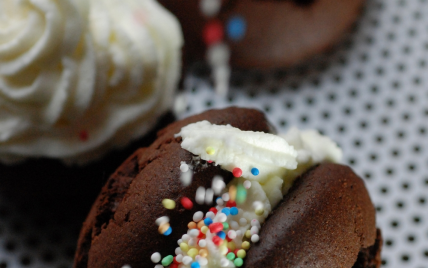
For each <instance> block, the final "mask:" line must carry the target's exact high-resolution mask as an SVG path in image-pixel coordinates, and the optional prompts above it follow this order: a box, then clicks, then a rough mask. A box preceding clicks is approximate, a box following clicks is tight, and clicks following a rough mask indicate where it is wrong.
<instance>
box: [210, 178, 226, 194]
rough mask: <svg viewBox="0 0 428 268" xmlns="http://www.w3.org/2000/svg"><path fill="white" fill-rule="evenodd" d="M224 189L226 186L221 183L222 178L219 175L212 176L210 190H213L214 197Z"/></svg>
mask: <svg viewBox="0 0 428 268" xmlns="http://www.w3.org/2000/svg"><path fill="white" fill-rule="evenodd" d="M225 187H226V184H225V183H224V181H223V178H222V177H221V176H219V175H216V176H214V178H213V181H212V184H211V188H212V189H213V190H214V193H215V194H216V195H219V194H220V193H221V191H223V189H224V188H225Z"/></svg>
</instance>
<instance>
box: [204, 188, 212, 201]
mask: <svg viewBox="0 0 428 268" xmlns="http://www.w3.org/2000/svg"><path fill="white" fill-rule="evenodd" d="M213 198H214V191H213V189H211V188H208V189H207V190H206V191H205V204H207V205H211V204H212V203H213Z"/></svg>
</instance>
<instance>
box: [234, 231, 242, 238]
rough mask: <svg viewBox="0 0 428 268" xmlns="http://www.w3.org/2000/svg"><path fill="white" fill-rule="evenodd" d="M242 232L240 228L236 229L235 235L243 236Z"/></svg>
mask: <svg viewBox="0 0 428 268" xmlns="http://www.w3.org/2000/svg"><path fill="white" fill-rule="evenodd" d="M243 236H244V233H243V232H242V231H241V230H238V231H236V237H239V238H240V237H243Z"/></svg>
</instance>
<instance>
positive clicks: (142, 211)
mask: <svg viewBox="0 0 428 268" xmlns="http://www.w3.org/2000/svg"><path fill="white" fill-rule="evenodd" d="M202 120H208V121H209V122H210V123H211V124H213V125H226V124H230V125H231V126H230V127H226V128H227V129H228V130H232V128H233V127H235V128H237V129H240V130H241V131H250V130H251V131H257V132H265V133H268V132H272V128H271V127H270V125H269V123H268V122H267V120H266V119H265V117H264V115H263V114H262V113H261V112H258V111H256V110H251V109H240V108H228V109H224V110H212V111H208V112H205V113H202V114H200V115H196V116H193V117H190V118H188V119H185V120H182V121H179V122H176V123H174V124H172V125H170V126H169V127H167V128H165V129H164V130H162V131H160V132H159V135H158V139H157V140H156V141H155V142H154V143H153V144H152V145H151V146H150V147H148V148H142V149H139V150H138V151H136V152H135V153H134V154H133V155H132V156H130V157H129V158H128V160H126V161H125V163H123V164H122V165H121V166H120V167H119V168H118V169H117V170H116V172H115V173H114V174H113V175H112V176H111V177H110V178H109V180H108V182H107V184H106V185H105V186H104V187H103V189H102V191H101V194H100V195H99V197H98V199H97V201H96V202H95V204H94V205H93V207H92V209H91V212H90V213H89V216H88V218H87V220H86V221H85V223H84V225H83V228H82V231H81V235H80V238H79V241H78V248H77V252H76V256H75V265H74V267H75V268H94V267H107V268H108V267H112V268H113V267H115V268H116V267H121V266H123V265H125V264H128V265H130V266H131V267H133V268H135V267H153V266H154V263H153V262H152V260H151V256H152V254H153V253H155V252H158V253H159V254H160V255H161V256H168V258H169V256H170V255H169V254H173V253H174V252H177V251H178V252H180V251H181V249H177V240H179V239H182V238H183V236H182V235H183V234H186V233H187V232H188V229H189V226H190V224H189V221H192V218H193V219H194V220H195V221H196V222H197V221H198V219H195V216H196V214H197V213H195V212H198V211H205V212H206V211H208V210H210V211H214V210H213V208H211V209H210V207H211V206H209V205H207V204H204V202H202V203H201V204H198V203H197V202H195V198H194V197H195V192H197V190H198V189H199V187H205V189H208V188H210V186H211V185H212V179H213V177H215V176H221V177H222V178H223V180H224V183H225V184H228V186H227V188H229V190H230V189H231V188H232V187H231V186H229V185H232V184H233V182H236V181H240V180H241V178H234V176H235V177H239V175H240V174H237V173H236V172H235V170H234V171H233V173H232V172H229V171H228V170H225V169H223V168H221V167H220V165H217V164H216V162H210V160H208V161H205V160H203V157H201V158H198V157H196V156H195V155H194V154H192V153H191V152H190V151H188V150H185V149H183V147H182V146H183V143H184V142H183V140H184V141H185V140H186V139H187V138H186V136H185V135H184V132H182V130H183V128H184V127H186V126H188V125H189V124H192V123H196V122H200V121H202ZM207 124H208V123H207ZM220 128H221V127H220ZM233 131H237V130H233ZM233 131H232V132H233ZM232 132H231V134H228V135H234V134H233V133H232ZM177 133H182V136H181V137H178V136H176V134H177ZM191 133H195V132H194V131H191ZM257 135H262V136H263V135H267V134H262V133H260V134H257ZM273 136H274V135H271V136H269V137H268V138H269V139H271V138H273ZM295 147H296V146H295ZM207 151H208V152H210V151H209V150H207ZM219 152H220V150H219ZM182 163H188V164H189V166H190V165H192V166H193V181H192V183H191V184H190V185H187V186H185V185H184V184H183V183H182V182H181V181H180V177H181V172H182V170H180V165H181V164H182ZM260 166H263V163H260ZM298 169H299V168H298ZM298 169H297V170H298ZM264 170H265V169H262V168H260V172H263V171H264ZM241 171H242V172H243V173H242V176H244V175H245V174H246V173H245V172H246V170H245V169H243V170H241ZM252 171H253V170H252ZM254 174H256V172H254V173H253V175H254ZM257 174H258V173H257ZM245 176H246V175H245ZM287 176H288V175H287ZM296 177H297V179H296V181H295V183H294V185H293V186H292V188H291V189H290V190H289V191H288V193H287V194H285V196H284V200H283V201H282V202H280V203H279V204H278V205H276V206H275V208H274V209H272V213H271V214H270V216H269V217H268V218H267V220H266V222H265V223H264V224H262V226H261V229H260V233H259V240H260V241H259V242H257V241H255V240H254V241H255V242H254V241H253V239H252V238H253V237H252V238H251V240H252V241H253V242H254V243H253V244H251V248H250V249H249V250H248V248H247V252H246V257H245V259H244V260H245V261H244V262H243V264H242V263H239V262H238V263H235V264H236V265H234V264H233V263H234V262H230V264H231V265H233V266H224V267H240V266H242V265H244V266H245V267H332V264H334V265H333V266H337V267H349V268H350V267H353V266H354V267H365V268H371V267H378V265H379V255H378V254H379V251H380V246H379V244H376V243H375V241H376V227H375V210H374V208H373V205H372V203H371V201H370V198H369V196H368V193H367V191H366V189H365V187H364V183H363V182H362V180H361V179H359V178H358V177H357V176H356V175H355V174H354V173H353V172H352V171H351V170H350V169H349V168H346V167H343V166H340V165H336V164H321V165H317V166H314V167H313V168H311V169H310V170H309V171H306V172H303V175H301V176H298V175H296ZM231 183H232V184H231ZM244 185H245V183H244ZM252 185H253V186H251V188H250V189H249V190H248V195H247V200H250V199H251V198H253V197H254V196H256V195H254V193H256V194H261V195H263V194H264V193H265V192H266V193H267V195H266V196H265V197H264V202H265V215H266V217H267V215H269V213H268V212H269V211H270V210H271V208H270V207H269V202H271V203H272V204H275V198H276V197H275V195H273V192H275V189H273V188H272V187H273V186H272V185H270V186H269V182H261V183H259V182H258V181H257V180H253V181H252ZM240 186H241V185H238V186H237V187H238V188H239V187H240ZM257 187H258V188H257ZM264 187H266V188H264ZM256 189H259V192H253V195H252V193H251V191H255V190H256ZM260 189H263V191H262V190H260ZM287 189H288V188H287ZM230 193H231V192H230ZM279 193H281V191H279ZM238 195H239V194H238ZM183 197H189V198H190V200H192V201H193V203H194V206H193V208H191V209H189V207H186V208H185V207H184V206H182V205H181V204H180V200H182V198H183ZM227 197H228V198H227V200H229V201H231V200H232V194H230V196H229V195H227ZM281 197H282V194H281ZM165 199H169V200H173V201H175V202H176V203H177V206H176V208H175V209H166V208H165V207H164V206H163V205H162V201H163V200H165ZM223 199H224V200H226V197H225V196H223ZM196 201H197V200H196ZM229 201H228V204H227V205H226V204H225V205H224V206H223V207H224V208H226V210H228V207H227V206H228V205H229ZM233 202H235V201H233ZM236 202H237V203H239V201H238V197H237V199H236ZM236 202H235V203H234V205H229V207H230V210H229V211H231V210H232V207H233V208H235V209H236V207H239V204H238V205H236ZM223 207H222V206H220V205H218V206H217V207H216V208H217V209H218V210H219V211H220V210H221V211H224V210H223ZM248 207H251V206H248ZM242 208H244V206H242ZM217 209H216V210H217ZM239 209H241V208H239ZM236 210H238V209H236ZM250 210H251V208H250ZM250 212H251V211H250ZM250 212H248V213H250ZM256 212H257V211H256ZM224 213H226V212H224ZM236 213H238V212H236ZM239 213H241V211H239ZM231 214H232V215H233V213H231ZM250 214H251V213H250ZM262 214H263V212H262ZM262 214H257V215H262ZM207 215H208V213H207ZM241 215H242V213H241ZM248 215H249V214H248ZM251 215H253V214H251ZM254 215H256V214H254ZM163 216H168V217H169V218H170V222H169V226H170V228H171V229H172V233H170V234H168V235H162V234H159V233H158V226H157V225H156V221H157V219H160V218H162V217H163ZM221 216H223V215H221ZM238 216H239V214H238V215H237V216H236V217H238ZM219 217H220V216H219ZM231 217H232V216H231ZM255 217H257V216H255ZM207 218H208V217H207ZM207 218H206V219H207ZM213 219H214V221H216V219H217V218H213ZM199 221H201V220H200V219H199ZM204 222H205V220H204ZM193 223H194V224H196V223H195V222H193ZM199 223H200V222H198V224H199ZM234 224H235V225H236V223H234V222H232V223H231V225H230V227H229V224H227V228H226V225H224V226H225V227H224V229H223V230H227V229H229V228H230V229H229V230H232V229H234ZM240 224H241V223H240ZM202 225H203V224H202ZM202 225H201V226H202ZM206 225H207V226H208V227H210V229H209V230H210V231H213V229H215V228H213V229H211V227H213V226H214V225H212V224H211V225H209V223H207V224H206ZM241 226H242V225H241ZM208 227H207V228H206V229H208ZM259 227H260V226H259ZM222 228H223V227H222ZM206 229H205V230H206ZM256 229H257V232H258V228H256ZM251 230H253V229H251ZM210 231H206V234H205V235H206V238H205V235H204V234H202V231H201V232H200V233H198V234H199V235H200V237H201V239H204V240H207V241H208V240H209V239H208V236H209V233H210ZM213 232H214V231H213ZM216 233H217V235H218V237H221V236H223V238H224V239H226V240H227V241H229V242H233V241H232V240H233V239H232V238H231V237H232V236H231V235H230V234H229V233H228V236H229V237H228V238H225V237H224V235H225V234H224V232H223V231H220V232H216ZM237 233H238V231H236V232H235V234H237ZM257 237H258V236H257ZM241 238H242V237H241ZM195 239H196V238H195ZM219 239H220V238H218V239H215V241H219ZM242 239H243V240H246V241H245V242H246V243H247V245H248V244H249V243H248V241H247V240H248V239H246V238H242ZM226 240H224V241H226ZM243 240H242V241H243ZM213 241H214V239H213ZM199 242H200V240H199V241H198V243H199ZM225 243H226V242H225ZM188 244H189V245H191V242H188ZM236 244H237V248H236V250H238V249H239V248H240V245H238V243H236ZM243 244H244V242H243ZM376 245H377V246H376ZM243 247H244V246H243ZM183 250H184V247H183ZM232 251H233V250H232ZM188 252H189V254H188V255H189V256H190V255H191V254H190V250H189V251H188ZM226 253H227V252H226ZM178 255H180V254H178ZM183 255H184V253H183ZM200 255H201V256H203V255H204V254H203V253H201V251H200V252H199V255H198V256H199V257H200ZM241 255H242V254H241ZM263 255H264V256H263ZM189 256H186V257H189ZM238 256H239V252H238V253H237V254H236V256H235V257H238ZM170 258H171V259H170V262H169V261H168V259H166V261H165V262H163V261H162V264H163V265H164V266H168V267H180V266H178V265H181V267H191V265H193V262H195V263H197V262H196V261H193V262H192V264H191V263H188V264H187V263H186V264H185V262H184V259H183V260H182V262H179V261H180V260H181V258H179V259H178V258H176V259H174V262H173V261H172V256H171V257H170ZM195 258H197V257H196V256H195ZM195 258H194V259H195ZM203 258H205V257H203ZM222 258H223V257H222ZM357 258H358V260H357ZM155 259H156V258H155ZM205 259H206V258H205ZM223 259H224V258H223ZM236 259H238V258H236ZM202 264H204V263H202ZM205 264H206V265H208V266H206V265H205V266H204V265H200V266H199V267H220V265H219V266H216V265H214V266H213V265H212V263H209V264H207V263H205ZM195 265H196V264H195ZM197 265H199V264H197ZM358 265H360V266H358ZM370 265H371V266H370ZM195 267H196V266H195Z"/></svg>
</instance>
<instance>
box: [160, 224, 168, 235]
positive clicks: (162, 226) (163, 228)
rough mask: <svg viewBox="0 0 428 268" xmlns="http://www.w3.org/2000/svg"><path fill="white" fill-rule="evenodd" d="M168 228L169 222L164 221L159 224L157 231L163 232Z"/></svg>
mask: <svg viewBox="0 0 428 268" xmlns="http://www.w3.org/2000/svg"><path fill="white" fill-rule="evenodd" d="M168 228H169V223H167V222H165V223H163V224H161V225H160V226H159V229H158V231H159V233H160V234H163V233H165V232H166V231H167V230H168Z"/></svg>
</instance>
